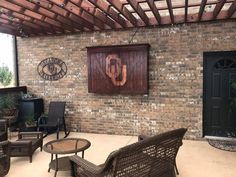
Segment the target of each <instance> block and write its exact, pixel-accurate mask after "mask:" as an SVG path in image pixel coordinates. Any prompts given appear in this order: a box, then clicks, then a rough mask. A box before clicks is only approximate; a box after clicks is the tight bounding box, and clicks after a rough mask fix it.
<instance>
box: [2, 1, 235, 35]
mask: <svg viewBox="0 0 236 177" xmlns="http://www.w3.org/2000/svg"><path fill="white" fill-rule="evenodd" d="M162 1H163V2H164V1H165V2H166V3H162V2H161V1H159V0H0V23H1V32H3V31H5V33H10V34H13V35H19V36H26V35H28V36H37V35H51V34H64V33H76V32H80V31H102V30H108V29H114V30H116V29H126V28H132V27H143V26H153V25H154V26H156V25H157V26H162V25H170V24H181V23H194V22H195V23H196V22H205V21H212V20H227V19H235V18H236V15H235V11H236V0H211V1H208V0H201V2H199V1H189V0H182V1H183V2H182V3H174V2H173V1H172V0H162ZM172 3H173V4H172ZM230 3H231V4H230ZM225 4H227V5H229V4H230V7H229V8H228V9H225V10H222V9H223V7H224V5H225ZM206 6H207V9H206V10H205V7H206ZM191 7H192V8H191ZM195 7H196V8H198V7H199V11H198V13H195V12H194V11H193V8H195ZM208 8H209V11H208ZM174 9H179V10H176V11H174ZM166 10H168V12H169V13H168V14H166V12H165V11H166ZM174 12H175V13H174ZM4 29H6V30H4ZM22 31H23V32H22Z"/></svg>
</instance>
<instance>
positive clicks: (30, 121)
mask: <svg viewBox="0 0 236 177" xmlns="http://www.w3.org/2000/svg"><path fill="white" fill-rule="evenodd" d="M25 123H26V124H27V125H34V124H35V120H34V115H28V116H27V117H26V121H25Z"/></svg>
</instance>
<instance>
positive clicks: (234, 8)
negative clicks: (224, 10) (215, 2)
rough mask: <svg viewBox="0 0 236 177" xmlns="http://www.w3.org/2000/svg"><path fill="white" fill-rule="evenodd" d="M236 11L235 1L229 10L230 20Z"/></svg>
mask: <svg viewBox="0 0 236 177" xmlns="http://www.w3.org/2000/svg"><path fill="white" fill-rule="evenodd" d="M235 11H236V1H234V2H233V3H232V4H231V6H230V7H229V10H228V18H231V17H232V15H233V14H234V13H235Z"/></svg>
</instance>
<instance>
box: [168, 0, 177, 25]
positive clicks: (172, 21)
mask: <svg viewBox="0 0 236 177" xmlns="http://www.w3.org/2000/svg"><path fill="white" fill-rule="evenodd" d="M166 3H167V7H168V10H169V14H170V19H171V23H172V24H174V23H175V17H174V13H173V7H172V2H171V0H166Z"/></svg>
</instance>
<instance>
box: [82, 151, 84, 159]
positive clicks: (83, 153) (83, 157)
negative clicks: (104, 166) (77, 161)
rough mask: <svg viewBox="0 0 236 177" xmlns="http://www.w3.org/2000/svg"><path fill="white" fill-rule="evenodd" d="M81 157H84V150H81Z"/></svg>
mask: <svg viewBox="0 0 236 177" xmlns="http://www.w3.org/2000/svg"><path fill="white" fill-rule="evenodd" d="M82 158H83V159H84V151H82Z"/></svg>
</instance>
